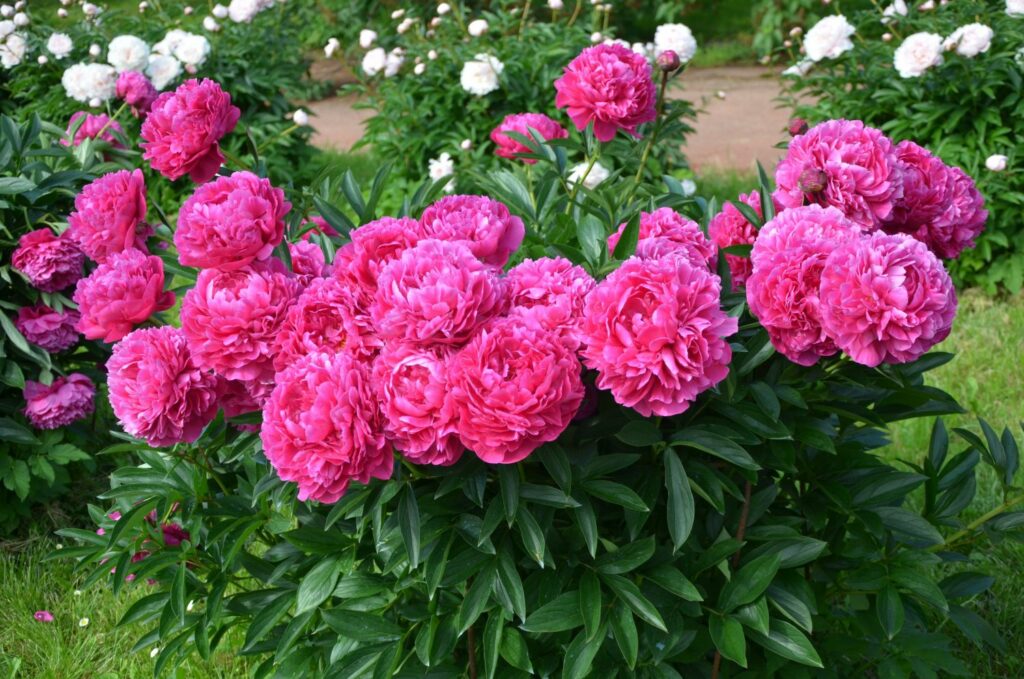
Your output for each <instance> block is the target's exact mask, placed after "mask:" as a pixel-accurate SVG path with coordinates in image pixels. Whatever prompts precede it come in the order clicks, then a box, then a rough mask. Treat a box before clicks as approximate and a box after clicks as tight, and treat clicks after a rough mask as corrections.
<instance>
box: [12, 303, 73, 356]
mask: <svg viewBox="0 0 1024 679" xmlns="http://www.w3.org/2000/svg"><path fill="white" fill-rule="evenodd" d="M78 318H79V316H78V312H77V311H75V310H74V309H65V310H64V311H55V310H53V309H51V308H50V307H48V306H46V305H45V304H42V303H39V304H36V305H35V306H23V307H21V308H20V309H18V317H17V318H16V319H14V327H16V328H17V329H18V332H20V333H21V334H22V335H24V336H25V339H27V340H28V341H29V342H31V343H32V344H35V345H36V346H39V347H42V348H43V349H46V350H47V351H48V352H50V353H51V354H55V353H57V352H58V351H64V350H65V349H67V348H68V347H70V346H73V345H74V344H75V343H76V342H78V331H77V330H75V324H76V323H78Z"/></svg>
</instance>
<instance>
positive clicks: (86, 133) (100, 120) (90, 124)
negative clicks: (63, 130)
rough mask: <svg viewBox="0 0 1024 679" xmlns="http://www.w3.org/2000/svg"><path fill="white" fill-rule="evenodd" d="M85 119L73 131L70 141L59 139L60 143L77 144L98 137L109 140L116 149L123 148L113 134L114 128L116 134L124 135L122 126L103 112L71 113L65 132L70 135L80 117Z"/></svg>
mask: <svg viewBox="0 0 1024 679" xmlns="http://www.w3.org/2000/svg"><path fill="white" fill-rule="evenodd" d="M82 118H84V119H85V120H84V121H83V122H82V124H81V125H80V126H79V128H78V130H77V131H75V136H74V138H73V139H71V141H68V140H67V139H61V140H60V143H61V144H63V145H64V146H78V145H79V144H81V143H82V142H83V141H85V140H86V139H100V140H102V141H105V142H109V143H110V145H111V146H113V147H114V148H116V149H123V148H124V144H122V143H121V142H119V141H118V140H117V137H115V136H114V131H115V130H116V131H117V132H118V134H121V135H124V128H123V127H121V125H120V124H118V122H117V121H116V120H111V119H110V116H108V115H107V114H105V113H100V114H98V115H93V114H91V113H86V112H85V111H77V112H75V113H73V114H72V115H71V119H70V120H68V129H67V134H68V136H69V137H70V136H71V130H72V129H73V128H74V127H75V123H77V122H78V121H79V120H80V119H82Z"/></svg>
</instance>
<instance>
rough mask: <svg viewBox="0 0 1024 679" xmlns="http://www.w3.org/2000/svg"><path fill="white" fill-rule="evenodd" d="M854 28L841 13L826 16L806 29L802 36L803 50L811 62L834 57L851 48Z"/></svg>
mask: <svg viewBox="0 0 1024 679" xmlns="http://www.w3.org/2000/svg"><path fill="white" fill-rule="evenodd" d="M855 31H856V29H854V27H853V26H852V25H851V24H850V22H849V21H847V20H846V17H845V16H843V15H842V14H835V15H832V16H827V17H825V18H824V19H822V20H821V21H819V22H818V23H816V24H814V26H812V27H811V30H809V31H807V35H806V36H805V37H804V52H805V53H806V54H807V58H808V59H810V60H811V61H812V62H817V61H821V60H822V59H835V58H836V57H839V56H840V55H842V54H843V53H844V52H848V51H850V50H852V49H853V41H852V40H850V38H851V37H852V36H853V34H854V32H855Z"/></svg>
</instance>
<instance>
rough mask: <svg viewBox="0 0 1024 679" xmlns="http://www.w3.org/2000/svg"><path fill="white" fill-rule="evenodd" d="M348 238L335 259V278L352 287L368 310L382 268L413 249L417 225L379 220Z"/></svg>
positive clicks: (408, 221)
mask: <svg viewBox="0 0 1024 679" xmlns="http://www.w3.org/2000/svg"><path fill="white" fill-rule="evenodd" d="M349 238H351V242H350V243H346V244H345V245H344V246H343V247H342V248H341V249H340V250H338V254H337V256H336V257H335V258H334V275H335V276H337V277H338V278H340V279H341V280H342V281H345V282H346V283H348V284H349V285H351V286H352V287H353V292H355V293H356V294H357V296H358V298H359V301H360V303H361V304H362V305H363V306H365V307H366V308H367V309H368V308H369V307H370V305H371V304H372V303H373V297H374V295H376V294H377V281H378V280H379V279H380V274H381V272H382V271H383V270H384V267H385V266H387V265H388V264H389V263H390V262H392V261H394V260H395V259H397V258H398V257H400V256H401V255H402V253H403V252H405V251H406V250H408V249H409V248H411V247H412V246H414V245H416V243H417V242H418V241H419V239H420V225H419V222H417V221H416V220H415V219H411V218H409V217H402V218H400V219H394V218H392V217H382V218H380V219H378V220H376V221H373V222H369V223H367V224H364V225H362V226H360V227H359V228H358V229H355V230H354V231H352V232H350V233H349Z"/></svg>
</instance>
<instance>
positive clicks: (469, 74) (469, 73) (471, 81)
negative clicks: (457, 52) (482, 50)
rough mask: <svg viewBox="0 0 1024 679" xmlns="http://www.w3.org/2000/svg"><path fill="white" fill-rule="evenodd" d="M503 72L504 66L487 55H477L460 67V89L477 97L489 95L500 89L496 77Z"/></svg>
mask: <svg viewBox="0 0 1024 679" xmlns="http://www.w3.org/2000/svg"><path fill="white" fill-rule="evenodd" d="M504 70H505V64H503V63H501V62H500V61H498V59H497V58H496V57H492V56H491V55H489V54H477V55H476V56H474V57H473V59H471V60H470V61H467V62H466V63H465V64H463V65H462V73H461V74H460V76H459V82H460V83H461V84H462V89H464V90H466V91H467V92H469V93H470V94H474V95H476V96H478V97H482V96H484V95H487V94H490V93H491V92H494V91H495V90H497V89H498V88H499V87H500V84H499V83H498V76H500V75H501V74H502V72H503V71H504Z"/></svg>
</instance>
